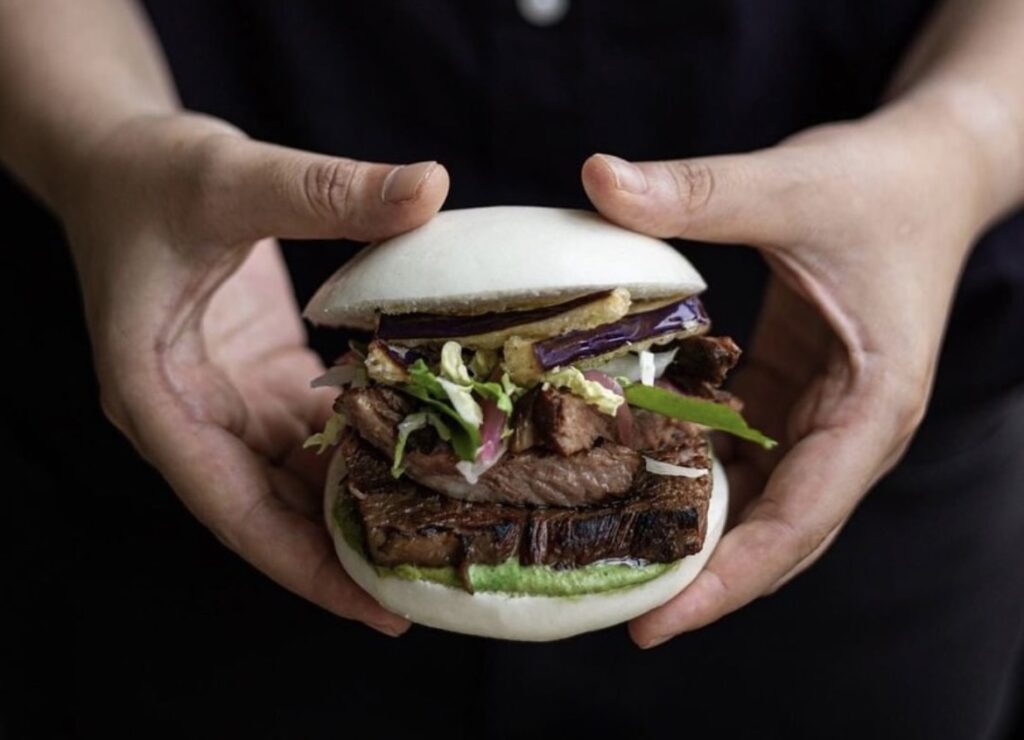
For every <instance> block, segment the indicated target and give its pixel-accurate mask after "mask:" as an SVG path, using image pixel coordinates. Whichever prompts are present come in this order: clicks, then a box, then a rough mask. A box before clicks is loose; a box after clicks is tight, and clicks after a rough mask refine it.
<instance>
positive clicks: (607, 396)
mask: <svg viewBox="0 0 1024 740" xmlns="http://www.w3.org/2000/svg"><path fill="white" fill-rule="evenodd" d="M542 381H543V383H544V385H545V386H547V385H553V386H554V387H555V388H565V389H566V390H568V391H569V392H570V393H572V394H574V395H576V396H579V397H580V398H582V399H583V400H584V401H586V402H587V403H589V404H591V405H592V406H596V407H597V410H598V411H600V412H601V413H603V414H608V416H615V414H616V413H617V412H618V410H619V406H621V405H622V404H623V403H625V402H626V399H625V398H623V397H622V396H620V395H619V394H618V393H616V392H615V391H613V390H611V389H610V388H605V387H604V386H603V385H601V384H600V383H598V382H597V381H594V380H587V379H586V378H585V377H583V373H582V372H580V371H579V370H578V369H577V368H574V367H567V368H564V369H561V370H553V371H552V372H550V373H547V374H546V375H544V376H543V378H542Z"/></svg>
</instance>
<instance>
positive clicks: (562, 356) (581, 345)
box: [533, 296, 711, 370]
mask: <svg viewBox="0 0 1024 740" xmlns="http://www.w3.org/2000/svg"><path fill="white" fill-rule="evenodd" d="M710 323H711V321H710V319H709V318H708V315H707V312H706V311H705V310H704V304H702V303H701V302H700V299H699V298H698V297H697V296H691V297H689V298H684V299H683V300H681V301H678V302H677V303H670V304H668V305H667V306H662V307H661V308H656V309H654V310H652V311H644V312H643V313H634V314H630V315H628V316H624V317H623V318H621V319H619V320H618V321H616V322H613V323H611V324H605V325H604V326H598V327H595V328H593V329H583V330H580V331H573V332H569V333H568V334H562V335H561V336H558V337H552V338H551V339H544V340H542V341H539V342H535V343H534V345H533V354H534V357H536V358H537V363H538V364H539V365H540V367H541V368H543V369H544V370H550V369H551V368H555V367H566V366H568V365H571V364H573V363H574V362H579V361H580V360H585V359H587V358H588V357H597V356H598V355H603V354H605V353H607V352H612V351H613V350H616V349H618V348H619V347H622V346H623V345H625V344H632V343H634V342H642V341H644V340H645V339H652V338H654V337H658V336H661V335H663V334H672V333H674V332H677V331H683V330H686V329H696V328H697V327H707V326H709V325H710Z"/></svg>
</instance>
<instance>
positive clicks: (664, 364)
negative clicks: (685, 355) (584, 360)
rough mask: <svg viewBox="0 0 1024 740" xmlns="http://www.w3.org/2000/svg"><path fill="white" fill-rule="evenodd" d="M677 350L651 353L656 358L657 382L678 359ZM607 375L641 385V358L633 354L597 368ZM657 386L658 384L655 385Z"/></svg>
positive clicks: (655, 374)
mask: <svg viewBox="0 0 1024 740" xmlns="http://www.w3.org/2000/svg"><path fill="white" fill-rule="evenodd" d="M678 351H679V350H678V348H677V349H670V350H669V351H667V352H651V355H652V356H653V357H654V378H655V380H657V379H658V378H660V377H661V376H662V375H664V374H665V370H666V368H668V366H669V365H671V364H672V361H673V360H674V359H675V358H676V353H677V352H678ZM597 369H598V370H600V371H601V372H602V373H604V374H605V375H610V376H611V377H613V378H626V379H627V380H631V381H633V382H634V383H639V382H640V381H641V378H640V356H639V355H635V354H633V353H632V352H630V353H629V354H626V355H621V356H619V357H613V358H612V359H610V360H608V362H606V363H605V364H603V365H601V366H600V367H598V368H597ZM655 385H657V383H655Z"/></svg>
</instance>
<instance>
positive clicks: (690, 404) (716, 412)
mask: <svg viewBox="0 0 1024 740" xmlns="http://www.w3.org/2000/svg"><path fill="white" fill-rule="evenodd" d="M624 392H625V394H626V400H627V401H629V403H630V405H631V406H636V407H637V408H641V409H647V410H648V411H653V412H655V413H656V414H661V415H662V416H670V417H672V418H673V419H682V420H683V421H692V422H694V423H695V424H703V425H704V426H706V427H710V428H711V429H718V430H720V431H723V432H728V433H729V434H734V435H736V436H737V437H740V438H741V439H746V440H749V441H750V442H755V443H756V444H759V445H761V446H762V447H764V448H765V449H766V450H770V449H771V448H773V447H775V445H777V444H778V442H776V441H775V440H774V439H771V438H770V437H767V436H765V435H764V434H762V433H761V432H759V431H758V430H757V429H754V428H753V427H751V426H750V425H749V424H747V422H746V420H745V419H744V418H743V416H741V415H740V413H739V412H738V411H736V410H734V409H731V408H729V407H728V406H726V405H724V404H721V403H715V402H714V401H707V400H705V399H703V398H694V397H692V396H682V395H680V394H678V393H674V392H672V391H669V390H665V389H664V388H659V387H657V386H649V385H640V384H639V383H635V384H633V385H630V386H627V387H626V388H625V389H624Z"/></svg>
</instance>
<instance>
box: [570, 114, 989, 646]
mask: <svg viewBox="0 0 1024 740" xmlns="http://www.w3.org/2000/svg"><path fill="white" fill-rule="evenodd" d="M582 176H583V184H584V187H585V188H586V191H587V194H588V195H589V196H590V199H591V200H592V201H593V203H594V205H595V206H597V208H598V210H599V211H600V212H601V213H602V214H603V215H604V216H606V217H607V218H609V219H611V220H612V221H615V222H618V223H619V224H622V225H623V226H626V227H628V228H631V229H634V230H637V231H641V232H645V233H648V234H652V235H654V236H658V237H663V238H664V237H680V238H685V239H692V240H698V241H705V242H718V243H727V244H733V243H738V244H747V245H751V246H754V247H756V248H757V249H759V250H760V252H761V253H762V255H763V256H764V258H765V259H766V260H767V262H768V264H769V266H770V267H771V270H772V276H771V279H770V282H769V285H768V290H767V293H766V297H765V301H764V304H763V306H762V308H761V313H760V316H759V319H758V323H757V326H756V330H755V335H754V338H753V341H752V343H751V346H750V347H749V348H748V351H747V353H746V355H745V357H744V360H745V361H744V362H743V363H742V365H741V369H740V370H739V371H738V372H737V374H736V377H735V382H734V384H733V386H732V388H733V390H734V391H735V392H736V393H737V395H739V396H740V398H742V399H743V401H744V402H745V404H746V412H745V413H746V415H747V416H748V418H749V419H750V421H751V423H752V424H753V425H755V426H757V427H759V428H761V429H764V430H765V431H766V432H767V433H769V434H771V435H772V436H774V437H775V438H777V439H778V440H780V443H781V444H780V445H779V447H778V448H777V449H776V450H774V451H773V452H771V453H768V452H764V451H762V450H760V449H759V448H756V447H755V446H754V445H750V444H745V443H736V444H733V443H731V442H730V443H729V444H727V445H725V446H724V447H720V448H718V449H717V452H718V454H719V455H720V457H721V458H722V459H723V462H724V463H725V465H726V469H727V472H728V475H729V479H730V484H731V489H732V491H731V492H732V495H733V507H732V508H733V512H734V515H735V522H734V524H733V526H732V528H731V529H730V530H729V531H728V532H727V533H726V535H725V536H724V537H723V538H722V540H721V542H720V543H719V545H718V547H717V549H716V550H715V552H714V554H713V556H712V557H711V559H710V561H709V562H708V564H707V566H706V568H705V569H704V571H703V572H702V573H701V574H700V575H699V576H698V578H697V579H696V580H695V581H694V582H693V583H692V584H690V586H689V587H687V588H686V589H685V590H684V591H683V592H682V593H681V594H679V595H678V596H677V597H675V598H674V599H672V600H671V601H669V602H668V603H667V604H665V605H664V606H661V607H659V608H657V609H655V610H653V611H651V612H649V613H648V614H646V615H644V616H642V617H639V618H638V619H636V620H634V621H633V622H632V623H631V625H630V630H631V633H632V636H633V639H634V640H635V641H636V642H637V643H638V644H639V645H641V646H643V647H651V646H653V645H657V644H659V643H661V642H664V641H665V640H667V639H669V638H670V637H672V636H674V635H677V634H679V633H680V632H684V631H687V630H692V629H696V628H699V627H701V626H703V625H706V624H708V623H710V622H713V621H715V620H717V619H719V618H720V617H722V616H723V615H725V614H727V613H729V612H731V611H733V610H735V609H738V608H740V607H742V606H744V605H745V604H748V603H750V602H751V601H753V600H754V599H756V598H758V597H760V596H763V595H766V594H769V593H772V592H773V591H774V590H775V589H777V588H779V587H780V586H781V585H782V584H784V583H786V581H788V580H789V579H791V578H792V577H793V576H794V575H796V574H797V573H799V572H800V571H801V570H802V569H804V568H806V567H807V566H809V565H810V564H811V563H813V562H814V561H815V560H816V559H817V558H818V557H819V556H820V555H821V553H822V552H823V551H824V550H825V549H826V548H827V547H828V546H829V544H830V543H831V542H832V540H833V538H834V537H835V536H836V535H837V534H838V532H839V531H840V529H841V528H842V526H843V524H844V523H845V522H846V520H847V519H848V518H849V516H850V515H851V513H852V512H853V510H854V508H855V507H856V506H857V504H858V503H859V502H860V500H861V499H862V498H863V497H864V496H865V494H866V493H867V492H868V490H869V489H870V488H871V487H872V485H873V484H874V483H875V482H876V481H877V480H878V479H879V478H880V477H881V476H882V475H883V474H884V473H885V472H886V471H888V470H889V469H890V468H892V466H893V465H894V464H895V463H896V462H897V460H899V458H900V456H901V455H902V453H903V451H904V450H905V449H906V446H907V444H908V442H909V440H910V438H911V436H912V435H913V433H914V431H915V430H916V428H917V426H918V424H919V423H920V420H921V418H922V416H923V414H924V410H925V406H926V402H927V398H928V394H929V390H930V387H931V383H932V378H933V375H934V372H935V363H936V357H937V355H938V351H939V347H940V343H941V338H942V333H943V329H944V326H945V323H946V318H947V315H948V312H949V308H950V304H951V300H952V297H953V294H954V291H955V288H956V284H957V279H958V275H959V271H960V267H961V264H962V262H963V260H964V258H965V256H966V254H967V251H968V248H969V246H970V244H971V243H972V242H973V240H974V239H975V237H976V236H977V235H978V233H979V232H980V230H981V228H982V227H983V225H984V221H985V219H986V215H985V213H984V205H983V204H982V203H981V202H980V201H981V200H983V197H984V193H985V186H984V177H985V173H984V172H982V171H981V165H980V163H979V162H978V161H977V160H976V159H975V158H973V157H972V156H971V153H970V146H969V144H968V143H967V142H966V141H965V139H964V137H962V136H961V135H960V133H959V132H958V131H957V130H956V129H955V127H953V126H952V125H950V124H949V122H948V119H943V118H942V116H941V115H937V114H936V112H935V111H933V110H931V109H929V108H928V106H926V105H925V104H906V105H901V106H896V107H894V108H892V109H889V110H886V111H883V112H880V113H878V114H876V115H874V116H872V117H870V118H867V119H864V120H863V121H859V122H856V123H846V124H836V125H830V126H823V127H820V128H816V129H812V130H809V131H805V132H803V133H801V134H799V135H797V136H795V137H793V138H791V139H789V140H787V141H785V142H783V143H782V144H781V145H779V146H777V147H774V148H772V149H767V150H763V151H759V152H754V153H751V154H743V155H733V156H721V157H709V158H704V159H695V160H689V161H671V162H640V163H636V164H635V165H634V164H630V163H628V162H625V161H624V160H620V159H618V158H615V157H608V156H605V155H595V156H593V157H591V158H590V159H589V160H587V162H586V163H585V164H584V166H583V174H582ZM715 289H716V286H711V290H715ZM718 289H720V290H726V288H722V287H720V286H719V287H718Z"/></svg>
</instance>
